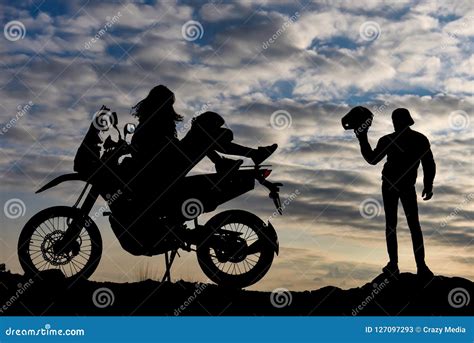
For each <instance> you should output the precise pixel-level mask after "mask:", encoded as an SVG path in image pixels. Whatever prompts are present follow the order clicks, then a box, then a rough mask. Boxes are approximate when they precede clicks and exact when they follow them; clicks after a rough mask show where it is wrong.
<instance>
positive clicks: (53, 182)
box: [35, 173, 87, 193]
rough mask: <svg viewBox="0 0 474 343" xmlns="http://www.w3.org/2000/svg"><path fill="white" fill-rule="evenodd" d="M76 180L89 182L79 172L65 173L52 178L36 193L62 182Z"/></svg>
mask: <svg viewBox="0 0 474 343" xmlns="http://www.w3.org/2000/svg"><path fill="white" fill-rule="evenodd" d="M75 180H77V181H84V182H87V179H86V178H85V177H84V176H82V175H80V174H79V173H71V174H64V175H61V176H58V177H57V178H55V179H53V180H51V181H50V182H48V183H47V184H46V185H44V186H43V187H41V188H40V189H38V190H37V191H36V192H35V193H41V192H43V191H45V190H47V189H50V188H53V187H54V186H57V185H59V184H60V183H62V182H66V181H75Z"/></svg>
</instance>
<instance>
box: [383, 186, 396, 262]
mask: <svg viewBox="0 0 474 343" xmlns="http://www.w3.org/2000/svg"><path fill="white" fill-rule="evenodd" d="M382 198H383V206H384V210H385V237H386V239H387V251H388V256H389V258H390V263H391V264H393V265H396V264H397V263H398V243H397V212H398V198H399V195H398V192H397V190H395V189H394V188H390V186H389V185H385V184H383V185H382Z"/></svg>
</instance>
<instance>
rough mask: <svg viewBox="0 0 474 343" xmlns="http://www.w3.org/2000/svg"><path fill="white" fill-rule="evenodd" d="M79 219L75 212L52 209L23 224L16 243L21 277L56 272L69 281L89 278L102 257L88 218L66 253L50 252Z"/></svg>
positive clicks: (96, 232) (69, 208)
mask: <svg viewBox="0 0 474 343" xmlns="http://www.w3.org/2000/svg"><path fill="white" fill-rule="evenodd" d="M79 216H81V212H80V210H79V209H77V208H74V207H67V206H56V207H50V208H47V209H45V210H43V211H40V212H38V213H37V214H35V215H34V216H33V217H32V218H31V219H30V220H29V221H28V222H27V223H26V225H25V226H24V228H23V230H22V231H21V234H20V238H19V241H18V257H19V260H20V264H21V267H22V268H23V270H24V272H25V274H28V275H32V274H33V275H36V274H37V273H39V272H41V271H45V270H50V269H58V270H60V271H61V272H62V273H63V274H64V276H65V277H66V278H67V279H69V280H72V279H77V278H88V277H89V276H91V275H92V273H93V272H94V271H95V269H96V268H97V266H98V265H99V262H100V258H101V256H102V238H101V236H100V232H99V229H98V228H97V225H96V224H95V223H94V221H93V220H92V219H91V218H89V217H88V218H87V220H86V224H85V225H84V226H83V227H82V229H81V231H80V233H79V236H78V237H77V239H76V240H75V241H73V242H70V243H69V244H68V248H67V249H64V251H62V252H61V253H57V252H56V251H55V249H54V245H55V243H56V242H58V241H59V240H60V239H61V238H62V237H63V236H64V233H65V232H66V230H67V228H68V226H69V224H70V223H71V222H72V221H73V219H77V218H78V217H79Z"/></svg>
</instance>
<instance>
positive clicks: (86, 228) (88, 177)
mask: <svg viewBox="0 0 474 343" xmlns="http://www.w3.org/2000/svg"><path fill="white" fill-rule="evenodd" d="M98 113H99V115H98V116H97V113H96V116H94V122H93V123H92V124H91V126H90V128H89V131H88V132H87V134H86V136H85V138H84V141H83V143H82V144H81V146H80V148H79V149H78V152H77V154H76V158H75V170H76V172H75V173H70V174H64V175H61V176H58V177H56V178H55V179H53V180H52V181H50V182H48V183H47V184H46V185H44V186H43V187H41V188H40V189H39V190H37V191H36V193H40V192H43V191H46V190H48V189H51V188H53V187H55V186H57V185H59V184H61V183H63V182H67V181H77V180H79V181H83V182H84V183H85V186H84V188H83V189H82V191H81V193H80V195H79V198H78V199H77V200H76V202H75V203H74V204H73V206H71V207H69V206H55V207H50V208H47V209H44V210H42V211H40V212H38V213H37V214H35V215H34V216H33V217H32V218H31V219H30V220H29V221H28V222H27V223H26V224H25V226H24V228H23V229H22V232H21V234H20V238H19V242H18V255H19V260H20V264H21V266H22V268H23V270H24V271H25V273H26V274H36V273H39V272H41V271H44V270H48V269H59V270H60V271H61V272H62V273H63V274H64V275H65V277H66V278H67V279H69V280H76V279H78V278H85V279H87V278H89V277H90V276H91V275H92V274H93V273H94V271H95V270H96V268H97V266H98V264H99V262H100V259H101V255H102V238H101V235H100V231H99V229H98V227H97V225H96V223H95V221H94V218H96V217H97V213H96V214H94V215H93V217H92V218H91V216H90V214H91V211H92V209H93V207H94V205H95V203H96V202H97V200H98V199H99V197H102V198H103V199H104V200H105V201H106V202H107V206H106V208H107V211H105V210H104V211H99V212H100V214H102V215H103V216H108V217H109V222H110V224H111V227H112V230H113V232H114V234H115V236H116V237H117V239H118V240H119V242H120V244H121V246H122V248H123V249H124V250H126V251H127V252H129V253H131V254H133V255H143V256H154V255H159V254H164V256H165V274H164V276H163V279H162V281H171V266H172V264H173V261H174V259H175V257H176V255H179V254H178V250H179V249H182V250H184V251H188V252H189V251H195V252H196V255H197V259H198V263H199V266H200V267H201V269H202V271H203V272H204V274H205V275H206V276H207V277H208V278H209V279H210V280H211V281H213V282H215V283H216V284H218V285H221V286H226V287H232V288H244V287H247V286H250V285H252V284H254V283H256V282H258V281H259V280H260V279H261V278H262V277H263V276H264V275H265V274H266V273H267V272H268V270H269V269H270V267H271V265H272V262H273V258H274V255H275V254H277V255H278V253H279V242H278V237H277V233H276V231H275V229H274V227H273V225H272V224H271V223H270V222H267V223H265V222H264V221H263V220H261V219H260V218H259V217H257V216H256V215H255V214H253V213H250V212H248V211H244V210H235V209H234V210H226V211H223V212H220V213H218V214H216V215H214V216H213V217H212V218H211V219H209V220H208V221H207V222H206V223H205V224H201V223H199V221H198V218H199V216H200V215H202V214H204V213H209V212H213V211H214V210H215V209H216V208H217V207H218V206H219V205H221V204H223V203H225V202H227V201H229V200H231V199H234V198H236V197H238V196H240V195H242V194H245V193H247V192H249V191H251V190H253V189H254V188H255V181H258V182H259V183H260V184H261V185H263V186H264V187H266V188H267V189H268V190H269V191H270V193H269V197H270V198H271V199H272V200H273V202H274V204H275V207H276V209H277V211H278V212H279V213H280V214H282V213H281V210H282V208H281V202H280V197H279V190H280V187H281V186H282V184H281V183H273V182H270V181H268V180H267V178H268V176H269V175H270V173H271V169H268V167H269V166H263V165H260V166H248V167H245V166H242V167H240V168H239V169H238V170H235V171H233V172H230V173H226V174H225V175H223V174H222V173H217V172H216V173H213V174H202V175H194V176H187V177H185V178H184V180H183V182H181V183H180V184H179V185H178V186H177V188H175V189H174V190H173V192H171V193H172V194H173V196H170V199H171V198H172V199H171V200H168V199H166V202H164V204H163V203H162V206H164V209H161V210H157V209H156V206H155V207H150V206H148V207H147V210H148V211H144V210H143V206H144V205H143V204H140V203H139V202H137V199H134V197H133V192H130V189H129V187H128V185H127V184H123V183H120V182H117V179H118V178H116V177H115V176H116V172H117V170H119V169H120V167H121V166H122V167H123V166H126V165H129V166H130V165H133V159H132V158H130V157H127V153H129V148H130V143H128V142H127V136H128V135H131V134H133V132H134V131H135V126H134V124H130V123H128V124H126V125H125V126H124V129H123V138H122V134H121V132H120V130H119V129H118V128H117V122H118V120H117V115H116V113H115V112H111V111H110V110H109V109H108V108H106V107H105V106H102V108H101V110H100V111H99V112H98ZM100 116H102V122H104V120H103V119H104V116H105V117H106V120H105V122H107V123H108V124H112V125H105V126H106V127H105V128H104V127H99V128H98V127H97V125H95V124H96V122H98V120H101V119H100V118H99V117H100ZM98 118H99V119H98ZM112 127H113V128H115V130H116V131H117V132H118V141H114V140H113V139H112V138H111V135H109V136H108V137H107V139H105V141H104V142H102V140H101V139H100V138H99V135H98V133H99V132H106V131H108V130H109V129H110V128H112ZM124 156H125V157H124ZM120 186H122V187H120ZM145 207H146V206H145ZM190 222H193V224H194V225H193V227H192V228H191V227H188V223H190ZM153 226H156V227H157V229H156V230H153Z"/></svg>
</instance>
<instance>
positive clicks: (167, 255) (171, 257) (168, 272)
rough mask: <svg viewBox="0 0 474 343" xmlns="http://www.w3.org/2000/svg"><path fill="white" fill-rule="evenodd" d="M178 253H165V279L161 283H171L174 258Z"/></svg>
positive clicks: (175, 251) (173, 251) (174, 251)
mask: <svg viewBox="0 0 474 343" xmlns="http://www.w3.org/2000/svg"><path fill="white" fill-rule="evenodd" d="M177 253H178V251H177V250H172V251H171V253H170V252H169V251H167V252H165V267H166V271H165V275H163V279H162V280H161V282H165V281H168V282H171V265H172V264H173V261H174V258H175V257H176V254H177Z"/></svg>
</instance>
